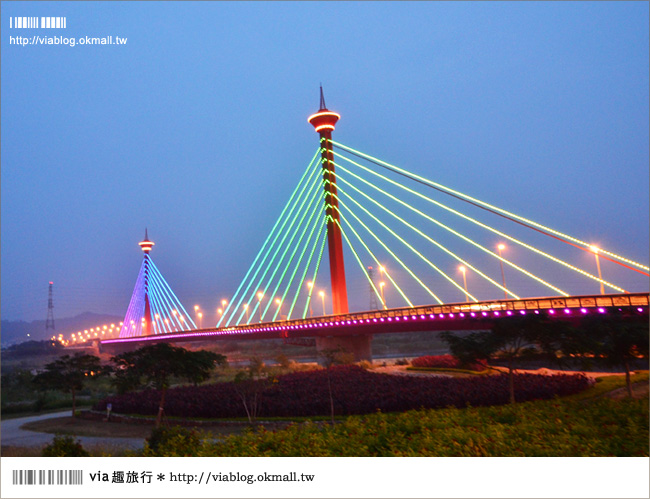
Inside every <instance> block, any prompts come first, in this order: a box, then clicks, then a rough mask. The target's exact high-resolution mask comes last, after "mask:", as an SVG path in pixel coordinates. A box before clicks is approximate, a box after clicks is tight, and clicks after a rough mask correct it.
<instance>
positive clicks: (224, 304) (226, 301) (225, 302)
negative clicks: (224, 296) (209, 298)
mask: <svg viewBox="0 0 650 499" xmlns="http://www.w3.org/2000/svg"><path fill="white" fill-rule="evenodd" d="M226 305H228V300H221V308H223V309H224V310H226Z"/></svg>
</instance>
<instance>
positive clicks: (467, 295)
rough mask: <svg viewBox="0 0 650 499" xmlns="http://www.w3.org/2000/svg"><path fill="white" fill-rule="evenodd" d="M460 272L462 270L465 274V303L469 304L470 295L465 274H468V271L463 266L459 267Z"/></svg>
mask: <svg viewBox="0 0 650 499" xmlns="http://www.w3.org/2000/svg"><path fill="white" fill-rule="evenodd" d="M458 270H460V271H461V272H462V273H463V285H464V286H465V301H467V302H469V293H468V292H467V276H466V275H465V273H466V272H467V269H466V268H465V267H464V266H463V265H461V266H460V267H458Z"/></svg>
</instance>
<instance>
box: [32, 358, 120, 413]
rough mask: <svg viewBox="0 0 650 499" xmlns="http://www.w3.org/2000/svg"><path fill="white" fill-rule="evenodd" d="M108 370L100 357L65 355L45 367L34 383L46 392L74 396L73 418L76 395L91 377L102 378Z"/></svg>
mask: <svg viewBox="0 0 650 499" xmlns="http://www.w3.org/2000/svg"><path fill="white" fill-rule="evenodd" d="M106 372H107V369H106V368H105V367H102V365H101V364H100V361H99V357H95V356H94V355H88V354H83V353H76V354H74V355H73V356H70V355H64V356H63V357H59V358H58V359H57V360H55V361H54V362H50V363H49V364H47V365H46V366H45V370H44V371H43V372H41V373H39V374H37V375H36V376H35V377H34V382H35V383H36V384H37V385H38V386H39V387H40V388H41V389H44V390H59V391H63V392H70V394H71V395H72V417H73V418H74V417H75V410H76V393H77V392H78V391H79V390H81V389H83V387H84V383H85V382H86V381H87V380H88V377H89V376H100V375H102V374H105V373H106Z"/></svg>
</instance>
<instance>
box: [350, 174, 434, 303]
mask: <svg viewBox="0 0 650 499" xmlns="http://www.w3.org/2000/svg"><path fill="white" fill-rule="evenodd" d="M339 178H340V177H339ZM339 190H340V191H341V192H342V193H344V194H345V191H344V190H343V189H340V187H339ZM348 198H349V199H350V200H351V201H352V202H353V203H354V204H356V205H357V206H359V208H361V209H362V210H363V211H365V212H366V213H367V214H368V215H370V217H372V218H373V219H374V220H375V221H376V222H377V223H379V224H380V225H381V226H382V227H383V228H384V229H386V230H387V231H388V232H390V233H391V234H392V235H393V236H395V237H396V238H397V239H399V240H400V241H401V242H402V243H403V244H404V245H405V246H406V247H408V248H409V249H410V250H411V251H413V252H414V253H416V254H419V252H418V251H417V250H416V249H415V248H413V247H412V246H411V245H410V244H409V243H408V242H406V241H405V240H404V239H403V238H401V237H400V236H399V235H397V234H396V233H395V231H393V230H392V229H390V228H389V227H388V226H386V224H384V223H383V222H381V221H380V220H379V219H378V218H377V217H375V216H374V215H372V214H371V213H370V212H369V211H368V210H366V209H365V208H364V207H363V206H361V205H360V204H359V203H357V202H356V201H355V200H354V199H352V198H350V196H349V195H348ZM339 203H340V204H341V206H343V207H344V208H345V209H346V210H347V211H348V213H350V215H352V216H353V217H354V218H355V220H356V221H357V222H359V223H360V224H361V225H362V226H363V228H364V229H366V230H367V231H368V233H369V234H370V235H371V236H372V237H374V238H375V240H376V241H377V242H378V243H379V244H381V245H382V246H383V247H384V249H385V250H386V251H388V252H389V253H390V254H391V256H392V257H393V258H395V260H397V261H398V262H399V264H400V265H401V266H402V267H403V268H404V270H406V271H407V272H408V273H409V274H410V275H411V277H413V279H415V280H416V281H417V282H418V283H419V284H420V286H422V287H423V288H424V289H425V290H426V291H427V292H428V293H429V294H430V295H431V296H432V297H433V298H434V299H435V300H436V301H437V302H438V303H439V304H440V305H442V304H443V301H442V300H441V299H440V298H438V296H437V295H436V294H435V293H434V292H433V291H431V290H430V289H429V287H428V286H427V285H426V284H424V282H422V280H421V279H420V278H419V277H418V276H416V275H415V274H414V273H413V271H412V270H411V269H410V268H409V267H408V266H407V265H406V264H405V263H404V262H402V260H400V259H399V257H398V256H397V255H396V254H395V253H394V252H393V251H392V250H391V249H390V248H389V247H388V246H386V244H385V243H384V242H383V241H382V240H381V238H380V237H379V236H377V235H376V234H375V233H374V232H373V231H372V229H371V228H370V227H368V226H367V225H366V224H365V223H363V222H362V221H361V219H360V218H359V217H358V216H357V215H356V214H355V213H354V212H353V211H352V210H351V209H350V207H349V206H347V205H346V204H345V203H344V202H343V201H342V200H341V198H339ZM409 306H410V307H412V306H413V305H412V304H411V303H410V301H409Z"/></svg>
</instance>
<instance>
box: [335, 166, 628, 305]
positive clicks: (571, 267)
mask: <svg viewBox="0 0 650 499" xmlns="http://www.w3.org/2000/svg"><path fill="white" fill-rule="evenodd" d="M335 154H337V153H335ZM337 156H338V157H340V158H342V159H345V160H346V161H348V162H350V163H352V164H354V165H355V166H358V167H360V168H362V169H363V170H365V171H368V172H370V173H372V174H373V175H375V176H377V177H379V178H381V179H382V180H385V181H387V182H389V183H391V184H392V185H395V186H397V187H400V188H401V189H403V190H406V191H407V192H409V193H412V194H414V195H416V196H418V197H420V198H421V199H424V200H426V201H429V202H431V203H433V204H435V205H436V206H439V207H440V208H443V209H445V210H447V211H449V212H451V213H453V214H455V215H457V216H459V217H461V218H464V219H466V220H468V221H471V222H473V223H475V224H476V225H478V226H480V227H482V228H484V229H487V230H489V231H491V232H493V233H496V234H498V235H500V236H502V237H504V238H506V239H508V240H510V241H512V242H515V243H517V244H519V245H521V246H523V247H524V248H526V249H529V250H531V251H533V252H535V253H537V254H539V255H542V256H544V257H546V258H547V259H549V260H551V261H554V262H556V263H559V264H561V265H563V266H565V267H567V268H570V269H571V270H573V271H575V272H578V273H579V274H581V275H584V276H586V277H589V278H591V279H593V280H595V281H598V282H602V283H603V284H605V285H607V286H610V287H611V288H613V289H615V290H617V291H620V292H622V293H625V292H626V291H625V290H624V289H622V288H619V287H618V286H616V285H615V284H612V283H610V282H608V281H604V280H602V279H600V278H598V277H596V276H594V275H592V274H589V273H588V272H585V271H584V270H582V269H580V268H578V267H575V266H573V265H571V264H569V263H567V262H565V261H563V260H561V259H559V258H556V257H554V256H553V255H549V254H548V253H545V252H543V251H541V250H539V249H537V248H535V247H534V246H530V245H528V244H526V243H524V242H522V241H519V240H518V239H516V238H514V237H511V236H509V235H507V234H505V233H503V232H501V231H498V230H496V229H493V228H492V227H490V226H489V225H486V224H483V223H481V222H479V221H478V220H475V219H473V218H471V217H468V216H467V215H464V214H463V213H460V212H458V211H456V210H454V209H452V208H449V207H448V206H445V205H444V204H442V203H439V202H438V201H435V200H434V199H431V198H429V197H427V196H425V195H423V194H420V193H419V192H417V191H414V190H413V189H410V188H408V187H406V186H404V185H402V184H400V183H399V182H395V181H394V180H391V179H389V178H387V177H385V176H383V175H381V174H379V173H377V172H374V171H373V170H370V169H369V168H366V167H364V166H363V165H360V164H359V163H357V162H355V161H352V160H351V159H349V158H346V157H345V156H342V155H340V154H337ZM339 168H341V169H342V170H344V171H345V172H346V173H350V174H351V175H352V176H354V177H355V178H357V179H359V180H360V181H362V182H364V183H365V184H367V185H369V186H370V187H372V188H373V189H375V190H378V191H379V192H382V193H383V194H385V195H386V196H389V197H391V198H392V199H394V200H396V201H397V202H398V203H400V204H402V205H403V206H406V207H407V208H409V209H410V210H412V211H414V212H416V213H418V214H419V215H421V216H423V217H425V218H427V219H428V220H431V221H432V222H434V223H436V224H438V225H439V226H441V227H443V228H445V229H446V230H449V231H451V232H452V233H453V232H454V231H453V230H452V229H450V228H448V227H447V226H445V225H444V224H440V223H439V222H438V221H436V220H434V219H433V218H431V217H429V216H428V215H425V214H423V213H422V212H421V211H419V210H417V209H415V208H413V207H412V206H410V205H409V204H407V203H405V202H403V201H402V200H400V199H399V198H396V197H395V196H392V195H390V194H388V193H386V192H385V191H383V190H382V189H380V188H379V187H377V186H376V185H374V184H372V183H371V182H368V181H367V180H365V179H363V178H362V177H359V176H358V175H355V174H354V173H351V172H350V171H349V170H347V169H346V168H345V167H343V166H341V165H339ZM459 237H464V236H459ZM472 244H475V243H473V242H472ZM481 249H482V250H483V251H486V252H487V253H489V254H490V255H491V256H492V257H494V258H496V259H498V260H501V261H502V262H505V263H506V264H507V265H510V266H511V267H513V268H515V269H517V270H518V271H520V272H522V273H524V274H525V275H527V276H529V277H531V278H533V279H535V280H537V281H539V282H542V283H544V285H546V286H549V287H550V288H551V289H554V287H552V286H550V285H548V283H546V281H543V279H541V278H539V277H537V276H534V274H531V273H530V272H528V271H526V270H524V269H522V268H520V267H518V266H517V265H515V264H514V263H512V262H510V261H509V260H507V259H505V258H503V257H501V256H499V255H497V254H496V253H494V252H491V251H489V250H487V249H485V248H483V247H481ZM509 292H510V291H508V293H509ZM513 296H514V295H513Z"/></svg>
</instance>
